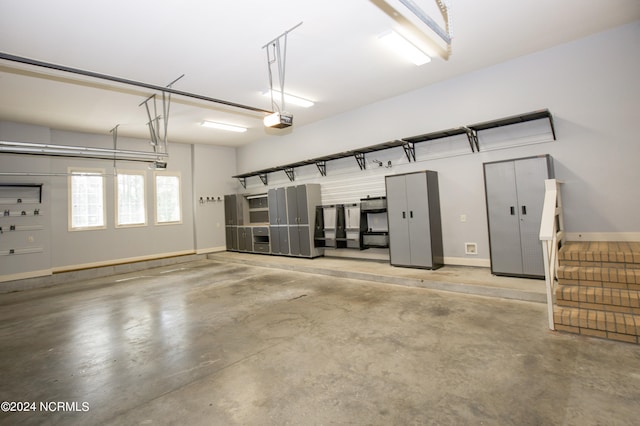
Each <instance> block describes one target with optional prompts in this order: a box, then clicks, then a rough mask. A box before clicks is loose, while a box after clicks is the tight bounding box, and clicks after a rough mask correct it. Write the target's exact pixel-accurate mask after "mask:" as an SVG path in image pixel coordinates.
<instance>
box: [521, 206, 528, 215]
mask: <svg viewBox="0 0 640 426" xmlns="http://www.w3.org/2000/svg"><path fill="white" fill-rule="evenodd" d="M522 214H527V206H522Z"/></svg>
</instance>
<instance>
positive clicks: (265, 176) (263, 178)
mask: <svg viewBox="0 0 640 426" xmlns="http://www.w3.org/2000/svg"><path fill="white" fill-rule="evenodd" d="M259 176H260V180H261V181H262V183H263V184H264V185H267V184H268V183H269V175H268V174H267V173H260V175H259ZM245 189H246V188H245Z"/></svg>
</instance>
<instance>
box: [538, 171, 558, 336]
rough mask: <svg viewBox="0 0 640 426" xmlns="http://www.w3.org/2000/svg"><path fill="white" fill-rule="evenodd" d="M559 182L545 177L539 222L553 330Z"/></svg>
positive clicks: (548, 307) (549, 314) (550, 319)
mask: <svg viewBox="0 0 640 426" xmlns="http://www.w3.org/2000/svg"><path fill="white" fill-rule="evenodd" d="M561 183H562V182H560V181H558V180H556V179H546V180H545V181H544V188H545V193H544V205H543V207H542V220H541V222H540V242H541V243H542V252H543V254H544V277H545V283H546V287H547V313H548V316H549V328H550V329H551V330H555V323H554V321H553V292H554V289H555V282H556V278H557V276H558V248H559V245H560V244H561V243H562V242H563V241H564V219H563V215H562V201H561V198H560V184H561Z"/></svg>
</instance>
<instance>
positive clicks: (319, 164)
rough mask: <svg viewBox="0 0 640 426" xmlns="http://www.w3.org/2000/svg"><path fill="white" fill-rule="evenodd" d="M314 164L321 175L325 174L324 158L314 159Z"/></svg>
mask: <svg viewBox="0 0 640 426" xmlns="http://www.w3.org/2000/svg"><path fill="white" fill-rule="evenodd" d="M316 166H317V167H318V170H319V171H320V174H321V175H322V176H326V175H327V161H326V160H321V161H316Z"/></svg>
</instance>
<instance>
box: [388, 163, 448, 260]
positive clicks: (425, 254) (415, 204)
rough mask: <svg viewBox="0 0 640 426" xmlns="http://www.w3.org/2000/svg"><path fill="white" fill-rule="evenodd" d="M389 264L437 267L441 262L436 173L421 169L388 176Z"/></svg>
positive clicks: (440, 227)
mask: <svg viewBox="0 0 640 426" xmlns="http://www.w3.org/2000/svg"><path fill="white" fill-rule="evenodd" d="M385 184H386V190H387V219H388V224H389V250H390V252H389V253H390V258H391V264H392V265H394V266H409V267H415V268H425V269H437V268H439V267H441V266H442V265H443V264H444V261H443V257H444V256H443V250H442V223H441V219H440V197H439V191H438V174H437V173H436V172H434V171H430V170H428V171H423V172H417V173H408V174H403V175H394V176H387V177H386V178H385Z"/></svg>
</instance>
